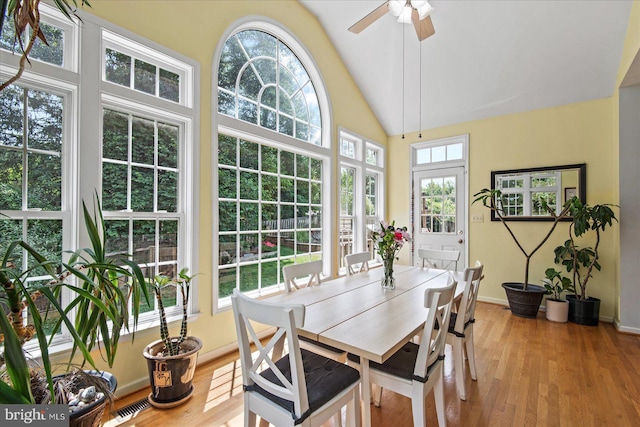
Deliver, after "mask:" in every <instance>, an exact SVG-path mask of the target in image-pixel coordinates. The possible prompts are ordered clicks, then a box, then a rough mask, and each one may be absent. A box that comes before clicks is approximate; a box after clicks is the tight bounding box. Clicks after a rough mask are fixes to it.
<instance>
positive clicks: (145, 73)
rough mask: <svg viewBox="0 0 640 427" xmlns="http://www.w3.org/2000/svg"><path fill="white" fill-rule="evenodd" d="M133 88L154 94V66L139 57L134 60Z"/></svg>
mask: <svg viewBox="0 0 640 427" xmlns="http://www.w3.org/2000/svg"><path fill="white" fill-rule="evenodd" d="M134 63H135V67H134V76H133V88H134V89H136V90H139V91H142V92H145V93H150V94H152V95H155V94H156V66H155V65H153V64H149V63H147V62H144V61H141V60H139V59H136V60H135V62H134Z"/></svg>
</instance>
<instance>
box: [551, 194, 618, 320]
mask: <svg viewBox="0 0 640 427" xmlns="http://www.w3.org/2000/svg"><path fill="white" fill-rule="evenodd" d="M611 206H613V205H610V204H600V205H594V206H590V205H588V204H586V203H584V204H583V203H582V202H580V200H578V199H577V198H573V199H571V200H570V201H569V207H570V210H571V215H572V217H573V220H572V222H571V225H570V226H569V239H568V240H566V241H565V242H564V244H563V245H561V246H558V247H557V248H555V249H554V254H555V262H556V264H562V265H564V266H565V268H566V269H567V271H568V272H569V273H573V283H574V285H576V286H575V291H576V294H575V295H567V299H568V300H569V320H571V321H572V322H575V323H579V324H582V325H590V326H596V325H597V324H598V321H599V318H600V300H599V299H598V298H595V297H591V296H588V295H587V283H588V282H589V279H590V278H591V277H592V274H593V269H594V268H595V269H596V270H598V271H600V268H601V266H600V263H599V262H598V250H599V248H600V235H601V233H602V232H603V231H605V230H606V228H607V226H609V227H611V226H612V225H613V221H617V220H618V219H617V218H616V216H615V213H614V212H613V209H611ZM589 231H591V232H593V234H594V235H595V245H594V246H593V247H590V246H585V247H579V246H578V245H577V244H576V241H577V239H578V238H580V237H585V236H586V235H587V234H588V233H589ZM578 288H579V290H580V292H579V293H578V292H577V291H578Z"/></svg>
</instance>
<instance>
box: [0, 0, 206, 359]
mask: <svg viewBox="0 0 640 427" xmlns="http://www.w3.org/2000/svg"><path fill="white" fill-rule="evenodd" d="M40 7H41V20H42V22H47V23H50V24H52V25H55V26H56V27H60V28H62V29H63V30H64V31H65V45H64V50H65V51H64V56H63V58H64V59H63V67H60V66H57V65H54V64H48V63H46V62H43V61H38V60H32V66H31V67H30V68H28V69H27V70H25V72H24V74H23V76H22V77H21V78H20V80H18V81H17V82H16V83H15V84H16V85H18V86H26V87H29V88H33V89H37V90H43V91H47V92H51V93H56V94H59V95H62V96H63V98H64V103H65V107H64V109H65V110H64V116H63V147H62V152H63V154H62V175H63V177H62V207H61V211H60V212H48V211H47V212H45V211H31V210H29V211H24V212H22V213H20V214H18V213H16V215H10V216H11V217H15V218H16V219H20V218H21V217H25V218H27V217H28V218H31V217H32V218H35V219H38V218H43V219H47V218H55V219H57V218H58V217H60V218H62V220H63V233H62V234H63V237H62V239H63V242H62V245H63V260H64V261H66V258H68V253H66V252H64V251H69V250H75V249H77V248H84V247H89V246H90V242H89V240H88V237H87V236H86V235H85V234H84V231H83V230H84V228H83V227H82V226H81V218H80V214H79V213H80V212H82V201H84V202H85V203H86V204H87V206H92V204H93V200H94V195H95V194H96V192H97V193H98V194H102V188H101V181H102V178H101V173H96V169H98V170H101V158H102V108H103V107H104V106H108V107H114V108H116V109H118V110H123V109H124V110H126V111H128V112H136V111H137V112H139V113H140V114H143V115H144V116H149V114H150V113H151V114H153V116H154V117H155V118H157V119H160V120H162V121H165V122H167V123H172V124H177V125H178V126H179V127H180V129H181V143H180V146H181V150H182V151H181V152H180V153H179V163H180V164H179V170H180V174H179V184H178V186H179V194H180V195H181V198H180V200H179V201H178V206H179V211H180V212H178V213H176V214H174V216H175V217H179V218H180V229H179V231H178V233H179V236H180V237H179V242H178V246H179V255H178V268H182V267H185V266H186V267H189V269H190V272H191V274H195V273H197V272H198V264H197V261H198V259H197V256H196V254H197V248H198V246H199V239H198V236H197V234H195V233H194V231H193V229H194V224H197V223H198V214H199V202H198V200H199V199H198V198H197V197H196V196H197V195H198V194H199V188H198V186H199V180H198V179H197V178H198V177H199V130H198V128H197V123H199V110H198V109H196V108H195V106H197V105H199V99H198V98H199V96H198V93H199V89H198V87H197V83H198V82H199V73H200V68H199V64H198V63H197V62H196V61H194V60H192V59H190V58H187V57H185V56H182V55H180V54H178V53H176V52H172V51H171V50H169V49H168V48H166V47H163V46H161V45H159V44H157V43H155V42H152V41H149V40H146V39H144V38H142V37H140V36H138V35H136V34H134V33H132V32H129V31H127V30H124V29H122V28H119V27H117V26H115V25H113V24H111V23H109V22H107V21H105V20H103V19H101V18H98V17H95V16H93V15H90V14H88V13H85V12H83V11H80V10H79V11H77V14H78V16H79V17H80V18H81V19H82V23H81V24H80V25H78V24H77V23H72V22H71V21H69V20H68V19H67V18H66V17H64V16H63V15H62V14H61V13H60V12H59V11H57V10H56V9H55V8H53V7H50V6H48V5H46V4H42V5H41V6H40ZM103 34H105V35H106V36H105V37H104V38H103V37H102V35H103ZM80 37H82V44H80V42H79V40H80ZM118 42H121V43H122V45H121V46H122V47H126V48H127V49H129V51H136V52H138V53H137V55H140V52H146V55H147V56H144V58H145V59H147V58H150V59H151V60H150V61H149V62H151V63H153V64H155V65H160V66H161V67H162V68H164V69H167V70H170V71H176V70H178V71H179V73H181V74H180V76H181V97H180V103H179V104H178V103H176V102H173V101H169V100H165V99H161V98H156V97H154V96H151V95H148V94H146V93H142V92H139V91H134V90H133V89H127V88H123V87H120V86H118V85H115V84H113V83H109V82H105V81H103V80H102V79H101V77H102V76H103V72H102V71H100V70H104V55H103V53H104V46H107V45H111V46H114V45H118V44H117V43H118ZM137 57H138V58H140V56H137ZM18 61H19V56H18V55H16V54H12V53H9V52H7V51H6V50H4V49H0V74H1V75H2V76H3V79H4V78H6V77H9V76H11V75H13V74H15V72H16V71H17V66H18ZM162 61H166V63H163V62H162ZM80 69H82V70H83V72H82V74H80V73H79V70H80ZM134 92H136V93H134ZM183 95H184V96H183ZM96 101H98V102H96ZM81 143H82V144H81ZM80 144H81V145H82V149H80V148H79V145H80ZM114 215H117V214H115V213H105V215H104V216H105V219H106V218H113V217H114ZM151 215H155V214H151ZM149 216H150V215H149V214H147V213H144V214H142V217H145V218H146V217H149ZM191 292H192V295H191V299H190V314H193V313H194V309H195V308H196V307H198V301H197V299H198V292H197V277H196V278H195V279H194V282H193V286H192V289H191ZM61 298H62V305H63V306H65V305H66V304H68V303H69V301H70V295H69V294H68V293H65V292H63V294H62V296H61ZM167 314H168V320H169V321H173V320H177V319H179V318H181V317H182V307H181V306H176V307H174V308H172V309H170V310H169V311H168V313H167ZM71 317H73V313H72V314H71ZM158 324H159V319H158V315H157V312H154V311H152V312H148V313H145V314H143V315H142V316H141V318H140V321H139V323H138V330H143V329H146V328H149V327H157V325H158ZM31 345H34V346H35V343H33V344H31ZM34 348H35V347H34ZM68 348H70V339H69V334H68V332H67V331H64V332H63V334H62V335H61V336H59V337H56V339H55V341H54V345H53V346H52V347H51V348H50V351H51V352H52V353H56V352H58V351H63V350H65V349H68Z"/></svg>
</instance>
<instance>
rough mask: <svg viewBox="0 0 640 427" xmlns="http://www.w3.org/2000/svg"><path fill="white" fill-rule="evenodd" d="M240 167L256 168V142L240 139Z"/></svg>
mask: <svg viewBox="0 0 640 427" xmlns="http://www.w3.org/2000/svg"><path fill="white" fill-rule="evenodd" d="M240 167H243V168H247V169H253V170H258V144H256V143H253V142H250V141H245V140H243V139H241V140H240Z"/></svg>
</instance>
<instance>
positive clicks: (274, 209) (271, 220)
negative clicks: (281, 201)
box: [262, 204, 279, 230]
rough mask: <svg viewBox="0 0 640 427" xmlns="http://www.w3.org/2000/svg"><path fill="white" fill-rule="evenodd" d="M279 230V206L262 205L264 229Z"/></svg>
mask: <svg viewBox="0 0 640 427" xmlns="http://www.w3.org/2000/svg"><path fill="white" fill-rule="evenodd" d="M278 228H279V227H278V206H277V205H272V204H262V229H263V230H277V229H278Z"/></svg>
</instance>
